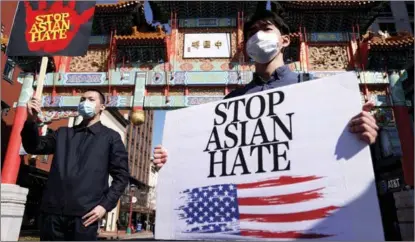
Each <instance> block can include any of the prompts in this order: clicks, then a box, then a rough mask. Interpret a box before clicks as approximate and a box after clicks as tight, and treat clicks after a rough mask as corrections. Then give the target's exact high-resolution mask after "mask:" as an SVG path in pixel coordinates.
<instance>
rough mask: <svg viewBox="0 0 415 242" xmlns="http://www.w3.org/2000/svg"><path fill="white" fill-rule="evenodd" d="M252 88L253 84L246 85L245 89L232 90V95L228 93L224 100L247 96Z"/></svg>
mask: <svg viewBox="0 0 415 242" xmlns="http://www.w3.org/2000/svg"><path fill="white" fill-rule="evenodd" d="M251 86H252V82H250V83H248V84H246V85H245V86H243V87H238V88H236V89H234V90H232V91H231V92H230V93H228V95H226V96H225V97H224V99H229V98H234V97H239V96H242V95H245V94H246V93H247V91H248V90H249V89H251V88H252V87H251Z"/></svg>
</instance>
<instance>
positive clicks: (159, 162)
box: [153, 145, 167, 168]
mask: <svg viewBox="0 0 415 242" xmlns="http://www.w3.org/2000/svg"><path fill="white" fill-rule="evenodd" d="M166 162H167V150H166V149H164V148H163V146H161V145H158V146H156V148H154V160H153V163H154V164H155V165H156V166H157V167H159V168H161V167H162V166H163V165H164V164H165V163H166Z"/></svg>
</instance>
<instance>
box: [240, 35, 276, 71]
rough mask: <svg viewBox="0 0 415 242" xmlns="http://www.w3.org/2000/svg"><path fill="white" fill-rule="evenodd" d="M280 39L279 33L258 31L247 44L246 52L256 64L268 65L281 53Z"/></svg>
mask: <svg viewBox="0 0 415 242" xmlns="http://www.w3.org/2000/svg"><path fill="white" fill-rule="evenodd" d="M278 39H279V35H278V34H277V33H266V32H264V31H258V32H257V33H256V34H255V35H253V36H252V37H251V38H250V39H249V40H248V42H247V43H246V52H247V53H248V55H249V57H251V58H252V59H254V61H255V62H257V63H261V64H265V63H268V62H270V61H272V60H273V59H274V58H275V57H276V56H277V55H278V53H280V51H281V48H280V44H279V41H278Z"/></svg>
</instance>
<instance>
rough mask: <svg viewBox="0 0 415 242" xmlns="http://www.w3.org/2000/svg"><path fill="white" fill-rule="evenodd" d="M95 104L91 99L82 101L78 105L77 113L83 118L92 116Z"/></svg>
mask: <svg viewBox="0 0 415 242" xmlns="http://www.w3.org/2000/svg"><path fill="white" fill-rule="evenodd" d="M95 106H96V104H95V103H94V102H91V101H88V100H86V101H83V102H80V103H79V105H78V113H79V115H81V116H82V117H84V118H92V117H94V116H95Z"/></svg>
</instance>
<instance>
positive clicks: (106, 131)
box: [101, 124, 119, 135]
mask: <svg viewBox="0 0 415 242" xmlns="http://www.w3.org/2000/svg"><path fill="white" fill-rule="evenodd" d="M101 132H105V133H107V134H110V135H119V133H118V132H117V131H115V130H114V129H112V128H110V127H108V126H106V125H104V124H102V126H101Z"/></svg>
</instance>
